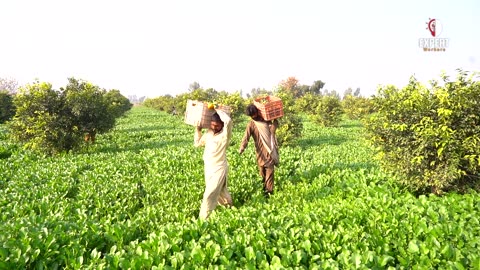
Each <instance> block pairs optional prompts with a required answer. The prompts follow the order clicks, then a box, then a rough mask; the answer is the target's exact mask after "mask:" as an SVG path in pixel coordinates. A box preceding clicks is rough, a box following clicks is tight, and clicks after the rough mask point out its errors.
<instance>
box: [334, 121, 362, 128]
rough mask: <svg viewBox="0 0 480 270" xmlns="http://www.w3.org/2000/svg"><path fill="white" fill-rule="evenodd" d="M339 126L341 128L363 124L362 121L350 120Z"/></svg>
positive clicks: (357, 126) (358, 126) (356, 126)
mask: <svg viewBox="0 0 480 270" xmlns="http://www.w3.org/2000/svg"><path fill="white" fill-rule="evenodd" d="M339 127H341V128H362V127H363V124H362V122H360V121H348V122H342V123H341V124H340V125H339Z"/></svg>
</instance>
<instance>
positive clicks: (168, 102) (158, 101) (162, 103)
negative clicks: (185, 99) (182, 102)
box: [143, 95, 185, 113]
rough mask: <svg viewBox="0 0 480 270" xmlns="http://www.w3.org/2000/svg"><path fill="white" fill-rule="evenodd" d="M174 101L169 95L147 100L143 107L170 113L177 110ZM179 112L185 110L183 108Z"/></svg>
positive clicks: (176, 104)
mask: <svg viewBox="0 0 480 270" xmlns="http://www.w3.org/2000/svg"><path fill="white" fill-rule="evenodd" d="M176 100H177V99H176V98H173V97H172V96H171V95H165V96H159V97H156V98H147V99H146V100H145V102H144V103H143V105H145V106H147V107H150V108H154V109H157V110H160V111H164V112H168V113H172V112H173V111H174V110H176V109H177V107H179V106H178V103H177V102H176ZM181 111H182V112H183V111H185V109H184V108H183V110H181Z"/></svg>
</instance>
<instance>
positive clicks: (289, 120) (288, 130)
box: [274, 86, 303, 146]
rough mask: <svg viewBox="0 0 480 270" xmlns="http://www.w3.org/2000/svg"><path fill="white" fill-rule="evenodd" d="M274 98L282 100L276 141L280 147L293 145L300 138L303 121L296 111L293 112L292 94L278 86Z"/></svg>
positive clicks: (293, 100) (293, 101) (293, 99)
mask: <svg viewBox="0 0 480 270" xmlns="http://www.w3.org/2000/svg"><path fill="white" fill-rule="evenodd" d="M274 94H275V96H277V97H279V98H280V99H281V100H282V104H283V115H284V116H283V117H281V118H280V119H278V122H279V127H278V129H277V140H278V144H279V145H280V146H284V145H295V144H296V143H297V142H298V140H299V139H300V137H301V136H302V130H303V119H302V117H301V115H300V113H299V112H298V111H295V107H294V105H295V97H294V94H293V93H292V92H291V91H289V90H287V89H285V88H283V87H281V86H279V87H278V88H277V89H276V91H275V93H274Z"/></svg>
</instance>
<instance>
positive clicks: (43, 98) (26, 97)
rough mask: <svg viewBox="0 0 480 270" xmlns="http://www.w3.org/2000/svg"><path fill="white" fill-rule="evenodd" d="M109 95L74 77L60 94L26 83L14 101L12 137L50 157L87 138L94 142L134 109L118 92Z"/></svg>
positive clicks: (49, 85)
mask: <svg viewBox="0 0 480 270" xmlns="http://www.w3.org/2000/svg"><path fill="white" fill-rule="evenodd" d="M108 93H109V92H106V91H105V90H103V89H100V88H99V87H98V86H96V85H93V84H91V83H89V82H85V81H81V80H76V79H74V78H69V83H68V84H67V86H66V87H65V89H63V88H61V89H60V90H59V91H57V90H54V89H52V85H51V84H49V83H45V82H35V83H33V84H27V85H26V86H25V87H22V88H20V90H19V92H18V93H17V94H16V95H15V98H14V105H15V106H16V107H17V111H16V114H15V116H14V118H13V119H12V121H11V122H10V124H9V127H10V130H11V134H12V137H13V139H15V140H17V141H20V142H23V143H25V147H26V148H30V149H34V150H44V151H45V152H47V153H50V154H52V153H57V152H62V151H69V150H73V149H75V148H77V147H78V146H80V143H81V142H82V137H83V136H84V135H86V137H85V139H89V140H91V141H92V142H94V141H95V135H96V134H97V133H105V132H108V131H109V130H110V129H112V128H113V127H114V125H115V118H116V117H119V116H120V115H122V114H123V113H124V111H125V110H126V109H127V108H130V107H131V106H129V104H130V103H129V102H128V99H126V98H121V97H123V96H121V95H119V92H118V93H117V92H115V91H113V92H111V94H110V95H109V94H108ZM120 96H121V97H120ZM117 102H119V103H118V104H117ZM127 102H128V103H127Z"/></svg>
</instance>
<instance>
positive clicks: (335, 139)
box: [298, 135, 348, 149]
mask: <svg viewBox="0 0 480 270" xmlns="http://www.w3.org/2000/svg"><path fill="white" fill-rule="evenodd" d="M346 141H348V138H347V137H344V136H339V135H335V136H326V135H325V136H319V137H314V138H312V137H310V138H302V139H300V140H299V142H298V145H299V146H300V147H301V148H302V149H308V148H310V147H315V146H320V145H340V144H342V143H344V142H346Z"/></svg>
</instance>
